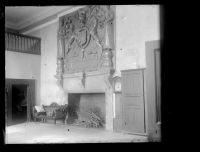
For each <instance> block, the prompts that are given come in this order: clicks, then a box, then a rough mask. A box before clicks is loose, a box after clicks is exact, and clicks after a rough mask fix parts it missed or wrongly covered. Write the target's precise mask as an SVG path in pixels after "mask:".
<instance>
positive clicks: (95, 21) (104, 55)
mask: <svg viewBox="0 0 200 152" xmlns="http://www.w3.org/2000/svg"><path fill="white" fill-rule="evenodd" d="M113 19H114V14H113V10H112V8H111V7H110V6H102V5H98V6H87V7H85V8H82V9H80V10H78V11H76V12H73V13H70V14H67V15H65V16H63V17H61V18H60V20H59V23H60V25H59V30H58V60H63V69H64V73H76V72H87V71H96V70H99V69H103V68H110V69H111V68H112V57H113V55H112V51H113V50H112V48H113V46H112V45H113V43H112V42H113V40H114V35H113V34H111V33H112V32H111V30H113V28H114V27H113V24H112V22H113ZM57 68H59V67H57ZM57 71H59V70H57Z"/></svg>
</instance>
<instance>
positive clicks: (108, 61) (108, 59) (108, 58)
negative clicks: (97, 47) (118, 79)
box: [102, 6, 113, 69]
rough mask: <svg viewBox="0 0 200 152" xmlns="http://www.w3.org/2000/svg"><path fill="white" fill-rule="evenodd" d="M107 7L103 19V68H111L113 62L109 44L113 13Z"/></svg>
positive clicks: (111, 47)
mask: <svg viewBox="0 0 200 152" xmlns="http://www.w3.org/2000/svg"><path fill="white" fill-rule="evenodd" d="M106 8H107V11H106V12H107V13H106V20H105V45H104V48H103V52H102V57H103V67H104V68H109V69H112V68H113V62H112V57H113V53H112V50H113V46H112V44H111V39H112V35H111V30H112V20H113V14H112V12H111V10H110V7H108V6H107V7H106Z"/></svg>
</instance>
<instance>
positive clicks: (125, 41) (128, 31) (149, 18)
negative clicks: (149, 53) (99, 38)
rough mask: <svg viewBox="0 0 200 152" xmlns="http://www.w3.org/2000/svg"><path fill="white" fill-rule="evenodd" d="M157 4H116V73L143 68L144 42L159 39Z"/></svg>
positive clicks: (144, 63)
mask: <svg viewBox="0 0 200 152" xmlns="http://www.w3.org/2000/svg"><path fill="white" fill-rule="evenodd" d="M159 25H160V22H159V5H117V6H116V41H115V43H116V70H117V71H116V74H117V75H119V76H121V72H120V71H121V70H127V69H136V68H145V67H146V62H145V42H146V41H149V40H159V39H160V28H159Z"/></svg>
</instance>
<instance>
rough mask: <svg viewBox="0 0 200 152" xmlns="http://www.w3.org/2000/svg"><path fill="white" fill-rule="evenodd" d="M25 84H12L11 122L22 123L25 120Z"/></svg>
mask: <svg viewBox="0 0 200 152" xmlns="http://www.w3.org/2000/svg"><path fill="white" fill-rule="evenodd" d="M27 87H28V86H27V85H26V84H13V85H12V124H19V123H24V122H26V121H27V105H28V104H27V102H28V101H27V99H28V98H27V97H28V96H27Z"/></svg>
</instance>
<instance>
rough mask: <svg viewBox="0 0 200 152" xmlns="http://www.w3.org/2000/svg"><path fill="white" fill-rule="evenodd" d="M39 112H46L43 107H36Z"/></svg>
mask: <svg viewBox="0 0 200 152" xmlns="http://www.w3.org/2000/svg"><path fill="white" fill-rule="evenodd" d="M35 109H36V111H37V112H45V110H44V108H43V106H35Z"/></svg>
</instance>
